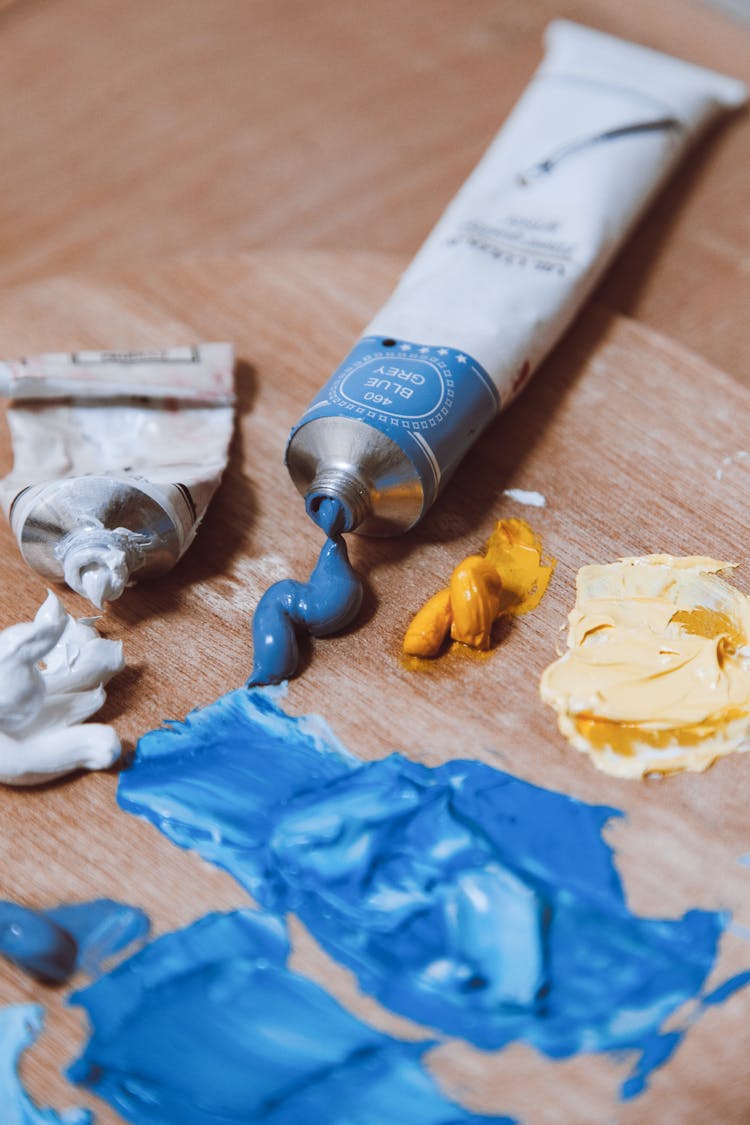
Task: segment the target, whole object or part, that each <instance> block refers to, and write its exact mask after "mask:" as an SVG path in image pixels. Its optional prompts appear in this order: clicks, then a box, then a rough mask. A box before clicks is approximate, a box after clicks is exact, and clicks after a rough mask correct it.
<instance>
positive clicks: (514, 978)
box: [118, 691, 727, 1096]
mask: <svg viewBox="0 0 750 1125" xmlns="http://www.w3.org/2000/svg"><path fill="white" fill-rule="evenodd" d="M275 700H276V697H275V696H274V695H273V694H272V693H268V692H253V693H247V692H242V691H238V692H232V693H230V694H229V695H227V696H225V697H224V698H223V699H220V700H218V701H217V702H216V703H215V704H213V705H212V706H210V707H208V708H206V709H204V710H203V711H199V712H194V713H193V714H192V715H191V716H190V717H189V719H188V720H187V722H186V723H185V724H182V725H177V726H175V727H174V729H170V730H162V731H154V732H152V733H150V734H148V735H146V736H145V737H144V738H143V739H141V741H140V743H139V745H138V747H137V752H136V765H135V768H134V769H133V770H131V771H130V772H128V773H124V774H122V775H121V779H120V786H119V792H118V799H119V801H120V804H121V805H122V807H123V808H125V809H127V810H129V811H131V812H135V813H137V814H139V815H142V816H145V817H147V818H148V819H149V820H151V821H152V822H153V823H154V824H156V825H157V826H158V827H159V828H160V829H161V830H162V831H164V832H165V833H166V834H167V835H168V836H169V837H170V838H171V839H172V840H174V841H175V842H176V843H178V844H180V845H181V846H183V847H188V848H192V849H194V850H195V851H197V852H198V853H199V854H201V855H202V856H204V858H206V859H209V860H211V861H212V862H214V863H216V864H218V865H219V866H221V867H224V868H225V869H226V870H227V871H229V872H230V873H231V874H232V875H234V877H235V878H236V879H237V880H238V881H239V882H240V883H242V885H243V886H245V887H246V888H247V889H248V890H249V891H250V892H251V894H253V895H254V896H255V898H256V899H258V900H259V901H260V902H261V903H262V904H263V905H264V906H267V907H268V908H270V909H274V910H278V911H294V912H296V913H297V914H298V915H299V917H300V918H301V919H302V920H303V921H304V923H305V924H306V926H307V927H308V928H309V929H310V931H311V932H312V933H313V934H314V936H315V937H316V938H317V940H318V941H320V942H321V944H322V945H323V946H324V948H325V949H326V950H327V951H328V952H329V953H331V954H332V955H333V956H334V957H336V958H337V959H338V960H339V961H341V962H343V963H344V964H345V965H347V966H349V967H350V968H351V969H353V970H354V972H355V973H356V974H357V977H358V979H359V982H360V984H361V986H362V987H363V988H364V989H365V990H366V991H368V992H371V993H373V994H374V995H375V996H377V998H378V999H379V1000H380V1001H381V1002H382V1003H384V1004H385V1005H387V1006H388V1007H390V1008H392V1009H393V1010H394V1011H397V1012H400V1013H402V1014H403V1015H405V1016H408V1017H410V1018H412V1019H415V1020H417V1021H419V1022H421V1023H423V1024H427V1025H428V1026H432V1027H436V1028H439V1029H441V1030H442V1031H444V1032H448V1033H450V1034H453V1035H459V1036H461V1037H463V1038H466V1039H468V1040H469V1041H470V1042H472V1043H474V1044H476V1045H477V1046H479V1047H482V1048H486V1049H491V1048H498V1047H502V1046H503V1045H504V1044H506V1043H508V1042H511V1041H513V1040H519V1039H522V1040H525V1041H527V1042H529V1043H531V1044H533V1045H534V1046H535V1047H537V1048H538V1049H539V1050H540V1051H542V1052H544V1053H545V1054H546V1055H548V1056H550V1057H552V1058H563V1057H567V1056H570V1055H573V1054H576V1053H578V1052H581V1051H607V1050H617V1051H620V1050H623V1049H632V1050H633V1051H637V1052H639V1053H640V1055H641V1061H640V1063H639V1064H637V1065H636V1068H635V1071H634V1074H633V1077H632V1080H629V1083H626V1085H625V1087H624V1088H623V1095H624V1096H633V1095H634V1094H635V1093H637V1092H640V1090H641V1089H642V1088H643V1087H644V1085H645V1082H646V1079H647V1076H648V1072H649V1070H650V1069H652V1068H653V1066H656V1065H659V1061H660V1060H663V1059H664V1058H665V1057H666V1054H665V1053H664V1048H665V1043H664V1042H663V1034H662V1032H661V1031H660V1028H661V1027H662V1025H663V1023H664V1021H665V1020H666V1019H667V1017H668V1016H670V1015H671V1013H673V1012H674V1011H676V1010H677V1009H678V1008H679V1007H680V1005H682V1004H683V1003H684V1002H685V1001H687V1000H689V999H691V998H693V997H696V996H698V995H699V994H700V992H701V989H702V988H703V985H704V982H705V979H706V977H707V975H708V973H709V971H710V970H711V968H712V966H713V963H714V960H715V957H716V953H717V947H718V942H719V938H720V935H721V933H722V931H723V929H724V927H725V925H726V921H727V920H726V918H725V917H724V916H722V915H721V914H718V913H709V912H703V911H699V910H691V911H689V912H688V913H686V914H685V915H684V916H683V917H682V918H680V919H677V920H668V919H658V918H657V919H651V918H640V917H637V916H636V915H634V914H633V913H632V912H631V911H630V909H629V908H628V906H627V903H626V900H625V896H624V893H623V889H622V886H621V883H620V879H619V876H618V874H617V871H616V869H615V866H614V862H613V856H612V851H611V849H610V848H609V846H608V845H607V844H606V843H605V841H604V840H603V838H602V830H603V828H604V826H605V824H606V823H607V821H608V820H609V819H610V818H611V817H613V816H619V815H621V814H620V813H618V812H617V811H616V810H614V809H611V808H606V807H594V806H590V805H586V804H583V803H582V802H580V801H576V800H574V799H572V798H570V797H566V796H564V795H562V794H557V793H553V792H550V791H548V790H544V789H540V788H538V787H536V786H534V785H530V784H528V783H527V782H524V781H521V780H519V779H517V778H513V777H511V776H509V775H508V774H504V773H502V772H500V771H499V770H495V769H492V768H491V767H489V766H487V765H484V764H482V763H480V762H469V761H451V762H448V763H446V764H445V765H442V766H439V767H437V768H435V769H429V768H427V767H425V766H422V765H419V764H417V763H414V762H411V761H409V760H407V759H405V758H403V757H402V756H400V755H399V754H393V755H391V756H390V757H389V758H386V759H385V760H383V761H379V762H373V763H370V764H361V763H359V764H358V763H357V760H356V759H353V758H352V757H351V755H349V754H347V753H346V751H344V750H343V748H341V747H340V745H339V744H338V743H337V741H336V740H335V738H334V737H333V736H332V735H331V734H330V732H327V728H326V727H325V725H324V724H323V723H322V720H318V722H317V724H315V723H314V722H313V720H312V719H310V718H309V717H308V718H304V717H303V718H293V717H290V716H288V715H286V714H285V713H284V711H283V710H282V709H281V708H280V707H279V706H278V705H277V703H276V701H275ZM311 731H314V735H313V736H311ZM717 995H719V994H717Z"/></svg>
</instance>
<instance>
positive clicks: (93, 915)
mask: <svg viewBox="0 0 750 1125" xmlns="http://www.w3.org/2000/svg"><path fill="white" fill-rule="evenodd" d="M148 930H149V920H148V917H147V915H146V914H145V913H144V912H143V911H142V910H139V909H137V908H136V907H133V906H126V905H124V904H123V903H120V902H113V901H112V900H111V899H97V900H96V901H94V902H82V903H74V904H72V905H65V906H57V907H54V908H53V909H51V910H31V909H29V908H28V907H26V906H20V905H19V904H18V903H14V902H0V954H1V955H2V956H4V957H6V958H7V959H8V960H9V961H12V962H13V964H14V965H17V966H18V968H20V969H22V970H23V971H24V972H26V973H29V974H30V975H31V976H33V977H37V978H38V979H40V980H43V981H47V982H50V983H54V984H61V983H62V982H63V981H66V980H67V979H68V978H69V977H70V976H71V975H72V974H73V973H74V972H76V971H77V970H78V969H83V970H84V971H85V972H87V973H89V974H91V975H93V974H95V973H96V972H98V971H99V968H100V966H101V963H102V962H103V961H104V960H106V959H107V958H108V957H111V956H112V955H113V954H115V953H119V952H120V951H121V950H123V949H125V947H126V946H128V945H129V944H130V943H131V942H132V941H135V940H136V939H137V938H140V937H144V936H145V935H146V934H147V933H148Z"/></svg>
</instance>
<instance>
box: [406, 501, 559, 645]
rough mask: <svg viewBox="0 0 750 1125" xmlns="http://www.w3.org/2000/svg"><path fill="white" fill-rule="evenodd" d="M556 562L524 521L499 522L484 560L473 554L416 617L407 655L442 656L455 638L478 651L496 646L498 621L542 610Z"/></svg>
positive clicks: (410, 634)
mask: <svg viewBox="0 0 750 1125" xmlns="http://www.w3.org/2000/svg"><path fill="white" fill-rule="evenodd" d="M554 568H555V562H554V559H546V558H545V557H544V554H543V551H542V544H541V540H540V539H539V537H538V536H537V535H536V533H535V532H534V531H533V530H532V529H531V528H530V527H529V525H528V524H527V523H526V522H525V521H524V520H519V519H505V520H499V521H498V523H497V525H496V527H495V529H494V531H493V532H492V535H491V536H490V538H489V540H488V542H487V545H486V547H485V551H484V554H483V555H469V556H468V557H467V558H465V559H464V560H463V561H462V562H460V563H459V564H458V566H457V567H456V568H455V569H454V571H453V574H452V575H451V579H450V585H449V586H447V587H446V588H445V589H444V590H440V591H438V593H437V594H434V595H433V596H432V597H431V598H430V599H429V601H427V602H426V603H425V605H423V606H422V608H421V609H420V610H419V612H418V613H417V614H415V616H414V617H413V618H412V620H411V622H410V624H409V627H408V628H407V630H406V634H405V636H404V642H403V650H404V653H405V654H406V655H407V656H420V657H433V656H439V655H440V653H441V651H442V650H443V647H444V644H445V642H446V640H447V638H448V636H450V637H451V639H452V640H453V641H457V642H458V643H459V644H462V645H469V646H470V647H471V648H476V649H483V650H486V649H489V648H490V647H491V646H492V631H493V626H494V625H495V622H496V621H497V620H498V618H500V617H503V616H506V615H509V614H510V615H513V616H516V617H518V616H520V615H521V614H524V613H529V611H530V610H532V609H536V607H537V606H538V605H539V602H540V601H541V600H542V597H543V595H544V592H545V590H546V589H547V586H548V585H549V581H550V578H551V577H552V572H553V571H554Z"/></svg>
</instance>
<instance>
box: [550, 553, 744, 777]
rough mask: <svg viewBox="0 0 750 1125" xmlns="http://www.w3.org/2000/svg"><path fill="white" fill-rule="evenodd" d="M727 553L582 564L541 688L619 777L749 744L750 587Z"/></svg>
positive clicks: (573, 737) (693, 762) (570, 734)
mask: <svg viewBox="0 0 750 1125" xmlns="http://www.w3.org/2000/svg"><path fill="white" fill-rule="evenodd" d="M731 569H732V564H730V563H724V562H719V561H717V560H716V559H709V558H703V557H693V556H688V557H683V558H678V557H675V556H673V555H647V556H643V557H639V558H629V559H621V560H620V561H619V562H616V563H609V564H604V565H601V566H585V567H582V569H581V570H580V571H579V572H578V577H577V581H576V591H577V592H576V602H575V605H574V607H573V609H572V610H571V612H570V614H569V616H568V620H569V623H570V627H569V631H568V641H567V650H566V652H565V653H564V654H563V655H562V656H561V657H560V659H559V660H556V661H555V662H554V663H553V664H551V665H550V666H549V667H548V668H547V669H546V671H545V672H544V674H543V676H542V680H541V688H540V690H541V695H542V699H543V700H544V701H545V702H546V703H549V704H550V706H552V707H554V709H555V711H556V712H557V719H558V725H559V728H560V730H561V732H562V733H563V735H564V736H565V737H566V738H567V739H568V741H569V742H570V743H571V744H572V745H573V746H575V747H576V748H577V749H578V750H582V751H583V752H584V753H587V754H588V755H589V757H590V758H591V760H592V761H593V763H594V765H596V766H597V767H598V768H599V769H601V770H604V771H605V772H607V773H610V774H613V775H614V776H615V777H627V778H642V777H645V776H646V775H649V774H669V773H676V772H678V771H680V770H693V771H701V770H705V769H707V768H708V767H709V766H710V765H711V763H712V762H714V761H715V760H716V759H717V758H720V757H723V756H724V755H726V754H731V753H732V752H733V751H736V750H746V749H748V747H749V746H750V743H748V741H747V739H748V734H750V648H749V647H748V646H749V645H750V598H748V596H747V595H746V594H743V593H741V591H740V590H738V589H737V588H736V587H735V586H733V585H732V584H731V583H730V582H728V581H727V579H726V577H723V576H722V575H725V574H726V573H727V572H728V571H730V570H731Z"/></svg>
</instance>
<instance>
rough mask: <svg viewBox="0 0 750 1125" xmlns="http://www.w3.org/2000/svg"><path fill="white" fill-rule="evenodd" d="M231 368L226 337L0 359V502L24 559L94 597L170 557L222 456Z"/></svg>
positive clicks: (181, 544) (193, 520)
mask: <svg viewBox="0 0 750 1125" xmlns="http://www.w3.org/2000/svg"><path fill="white" fill-rule="evenodd" d="M233 368H234V353H233V349H232V346H231V345H230V344H201V345H198V346H196V347H190V348H174V349H169V350H167V351H163V352H155V353H144V352H78V353H75V354H73V355H47V356H39V357H36V358H33V359H27V360H23V361H19V362H17V363H16V362H11V363H6V364H2V365H0V391H4V393H5V394H6V395H9V396H11V397H12V398H13V399H14V403H13V405H12V407H11V408H10V409H9V410H8V423H9V426H10V431H11V436H12V440H13V455H14V463H13V470H12V472H11V473H10V475H9V476H7V477H6V478H5V479H4V480H3V481H2V482H0V500H1V501H2V503H3V506H4V508H5V511H6V513H7V515H8V518H9V520H10V524H11V528H12V530H13V533H14V534H15V536H16V539H17V541H18V544H19V547H20V549H21V553H22V555H23V557H24V558H25V560H26V562H28V563H29V565H30V566H32V567H33V568H34V570H36V571H38V573H39V574H41V575H42V576H43V577H44V578H45V579H48V580H50V579H51V580H53V581H65V582H67V584H68V585H69V586H70V587H71V589H73V590H75V591H76V592H77V593H79V594H82V595H83V596H84V597H86V598H89V600H90V601H92V602H93V603H94V604H95V605H97V606H101V605H102V604H103V602H105V601H113V600H114V599H115V598H118V597H119V596H120V595H121V594H122V592H123V590H124V588H125V586H126V585H128V584H131V583H132V582H134V581H137V580H140V579H141V578H145V577H153V576H156V575H159V574H163V573H164V572H165V571H167V570H169V569H170V567H172V566H174V564H175V563H176V562H177V560H178V559H179V558H180V557H181V556H182V555H183V554H184V552H185V551H186V550H187V548H188V547H189V546H190V544H191V543H192V541H193V539H194V537H195V533H196V531H197V528H198V525H199V523H200V521H201V519H202V518H203V515H204V513H205V511H206V509H207V507H208V504H209V502H210V500H211V497H212V496H213V494H214V492H215V491H216V489H217V487H218V485H219V482H220V480H221V476H222V473H223V471H224V468H225V466H226V463H227V458H228V453H229V443H230V440H231V436H232V428H233V423H234V412H233V405H232V404H233V401H234V393H233ZM61 396H64V397H61Z"/></svg>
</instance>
